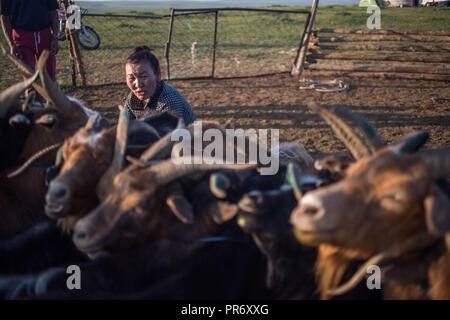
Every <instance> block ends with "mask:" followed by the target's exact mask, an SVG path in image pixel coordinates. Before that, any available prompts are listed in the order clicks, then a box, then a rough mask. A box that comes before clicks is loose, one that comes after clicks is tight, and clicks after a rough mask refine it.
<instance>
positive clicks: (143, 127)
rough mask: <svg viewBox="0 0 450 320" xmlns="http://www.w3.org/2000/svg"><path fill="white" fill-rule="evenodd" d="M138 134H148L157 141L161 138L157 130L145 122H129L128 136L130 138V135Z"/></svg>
mask: <svg viewBox="0 0 450 320" xmlns="http://www.w3.org/2000/svg"><path fill="white" fill-rule="evenodd" d="M138 132H143V133H149V134H152V135H154V136H155V137H157V138H158V139H159V138H161V136H160V135H159V132H158V130H156V129H155V128H154V127H153V126H152V125H150V124H148V123H147V122H144V121H140V120H134V121H131V122H130V128H129V129H128V135H129V136H131V135H132V134H134V133H138Z"/></svg>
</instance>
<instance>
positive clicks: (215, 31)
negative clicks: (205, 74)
mask: <svg viewBox="0 0 450 320" xmlns="http://www.w3.org/2000/svg"><path fill="white" fill-rule="evenodd" d="M218 20H219V11H216V16H215V19H214V46H213V59H212V73H211V77H212V78H214V73H215V71H216V50H217V25H218Z"/></svg>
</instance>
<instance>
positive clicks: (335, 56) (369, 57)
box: [308, 53, 450, 63]
mask: <svg viewBox="0 0 450 320" xmlns="http://www.w3.org/2000/svg"><path fill="white" fill-rule="evenodd" d="M308 57H309V58H313V59H332V60H364V61H403V62H424V63H428V62H432V63H450V58H447V57H435V56H400V55H381V54H350V53H349V54H345V53H321V54H311V55H310V56H308Z"/></svg>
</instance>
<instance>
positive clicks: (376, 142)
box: [334, 105, 385, 154]
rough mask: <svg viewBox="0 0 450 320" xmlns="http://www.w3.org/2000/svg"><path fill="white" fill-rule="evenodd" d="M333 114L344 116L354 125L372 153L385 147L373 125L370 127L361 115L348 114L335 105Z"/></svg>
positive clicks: (346, 110) (344, 109) (341, 107)
mask: <svg viewBox="0 0 450 320" xmlns="http://www.w3.org/2000/svg"><path fill="white" fill-rule="evenodd" d="M334 112H335V113H336V114H337V115H339V116H344V117H346V118H347V119H350V120H351V121H352V122H353V123H354V124H356V125H357V126H358V127H359V128H360V129H361V131H362V132H363V134H364V138H365V141H366V143H367V145H368V146H369V148H370V149H371V151H372V154H374V153H375V151H377V150H379V149H382V148H384V147H385V144H384V142H383V140H382V139H381V137H380V135H379V134H378V132H377V130H376V129H375V127H374V126H373V125H371V124H370V123H369V122H368V121H367V120H366V119H365V118H364V117H363V116H362V115H359V114H356V113H353V112H350V111H349V110H348V109H347V108H345V107H344V106H341V105H337V106H336V107H335V109H334Z"/></svg>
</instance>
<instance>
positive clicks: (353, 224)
mask: <svg viewBox="0 0 450 320" xmlns="http://www.w3.org/2000/svg"><path fill="white" fill-rule="evenodd" d="M417 138H418V139H419V140H421V139H422V140H423V138H422V136H421V135H416V136H412V137H409V138H407V139H406V140H405V141H404V142H403V143H401V144H400V145H399V146H393V147H386V148H383V149H381V150H379V151H378V152H377V153H376V154H375V155H374V156H372V157H366V158H364V159H361V160H359V161H357V162H356V163H355V164H353V165H351V166H350V167H349V168H348V169H347V171H346V176H345V178H344V180H342V181H340V182H337V183H336V184H333V185H330V186H327V187H324V188H321V189H318V190H316V191H312V192H310V193H307V194H306V195H305V196H304V197H303V198H302V199H301V200H300V202H299V205H298V207H297V208H296V209H295V210H294V211H293V213H292V216H291V222H292V224H293V225H294V226H295V233H296V236H297V237H298V239H299V240H300V241H301V242H302V243H304V244H306V245H312V246H319V257H318V261H317V264H316V275H317V277H318V279H319V290H320V291H321V297H322V298H329V297H330V296H331V295H335V294H342V292H343V291H345V290H347V289H349V288H351V286H352V285H354V284H355V283H357V281H359V280H360V279H361V278H362V276H363V275H364V272H365V270H364V268H365V267H367V266H368V264H369V263H370V264H377V265H380V267H381V269H382V277H383V280H384V284H383V290H384V295H385V298H387V299H422V298H431V299H446V298H448V297H449V292H450V281H449V280H450V277H449V271H448V270H450V265H449V258H448V252H447V251H446V249H445V245H444V241H443V237H439V236H435V235H432V234H431V233H430V232H429V231H428V228H427V224H426V223H425V221H426V219H427V216H436V215H438V216H441V217H443V219H444V220H445V219H447V220H446V221H448V219H449V212H450V205H449V201H448V198H447V197H448V195H447V196H446V195H445V194H443V193H442V192H439V190H438V187H437V185H436V181H438V180H439V179H446V178H447V177H448V175H449V172H450V162H449V159H450V149H442V150H433V151H429V152H423V153H417V154H407V153H405V151H408V150H406V149H408V148H411V146H413V147H412V149H416V148H417V146H418V144H421V143H418V142H417V141H416V140H417ZM427 203H432V204H433V205H431V204H429V205H427ZM371 257H372V258H371ZM367 259H369V261H368V263H366V265H364V267H362V268H361V270H360V271H361V272H358V274H359V275H361V276H360V277H359V278H354V279H353V280H352V281H350V283H348V285H345V286H342V287H341V288H339V289H336V286H338V285H339V283H340V281H341V279H342V277H343V275H344V272H345V271H346V269H347V266H348V264H349V263H350V262H352V261H355V260H367ZM424 285H425V287H424Z"/></svg>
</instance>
